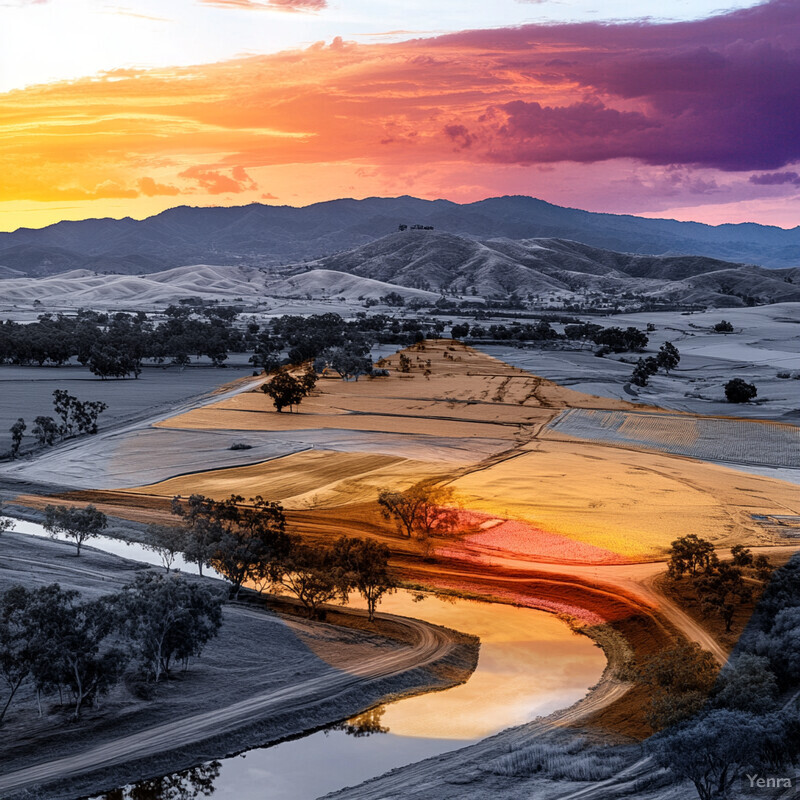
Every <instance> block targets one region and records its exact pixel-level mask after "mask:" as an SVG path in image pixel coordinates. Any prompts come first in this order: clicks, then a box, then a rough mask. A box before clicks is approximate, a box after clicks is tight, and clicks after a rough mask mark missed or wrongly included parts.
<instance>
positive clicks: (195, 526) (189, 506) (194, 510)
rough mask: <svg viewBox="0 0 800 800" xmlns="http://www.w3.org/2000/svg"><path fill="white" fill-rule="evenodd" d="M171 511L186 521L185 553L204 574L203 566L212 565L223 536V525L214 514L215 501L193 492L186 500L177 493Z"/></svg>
mask: <svg viewBox="0 0 800 800" xmlns="http://www.w3.org/2000/svg"><path fill="white" fill-rule="evenodd" d="M171 511H172V513H173V514H175V515H176V516H178V517H180V518H181V519H182V520H183V521H184V537H183V547H184V549H183V555H184V557H185V558H186V560H187V561H188V562H190V563H191V564H197V571H198V572H199V573H200V575H201V576H202V574H203V567H205V566H211V559H212V558H213V557H214V553H215V552H216V549H217V542H219V540H220V538H221V537H222V526H221V524H220V523H219V521H218V520H217V519H216V518H215V515H214V501H213V500H211V499H209V498H207V497H204V496H203V495H201V494H193V495H190V496H189V497H188V498H187V500H186V502H184V501H183V498H182V497H181V496H180V495H177V496H175V497H173V498H172V506H171Z"/></svg>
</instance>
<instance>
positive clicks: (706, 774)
mask: <svg viewBox="0 0 800 800" xmlns="http://www.w3.org/2000/svg"><path fill="white" fill-rule="evenodd" d="M780 727H781V721H780V720H777V719H774V718H771V717H757V716H754V715H753V714H748V713H746V712H742V711H728V710H726V709H719V710H713V711H710V712H708V713H706V714H703V715H702V716H699V717H697V718H696V719H693V720H690V721H689V722H686V723H684V724H683V725H681V726H679V727H678V728H676V729H675V730H671V731H669V732H667V733H665V734H662V735H660V736H655V737H653V738H652V739H650V740H649V741H648V750H649V751H650V754H651V755H652V756H653V758H654V760H655V761H656V763H657V764H658V765H659V766H661V767H667V768H669V770H670V771H671V772H672V773H673V774H674V775H675V776H676V777H678V778H682V779H686V780H690V781H691V782H692V783H693V784H694V786H695V788H696V789H697V794H698V796H699V797H700V800H721V798H725V797H728V792H729V790H730V789H731V787H732V786H733V783H734V781H735V780H737V779H738V778H740V776H741V774H742V770H743V769H744V768H753V770H754V771H756V772H757V771H758V770H759V769H761V768H763V767H764V766H766V759H765V754H764V752H763V749H762V748H761V746H760V745H761V743H762V742H763V741H770V740H772V739H773V738H775V736H776V735H778V736H779V735H780V731H779V730H777V729H779V728H780Z"/></svg>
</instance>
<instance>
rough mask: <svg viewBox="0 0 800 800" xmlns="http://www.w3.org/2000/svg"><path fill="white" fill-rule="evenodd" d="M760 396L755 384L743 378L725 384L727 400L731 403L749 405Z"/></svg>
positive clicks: (733, 379) (732, 379)
mask: <svg viewBox="0 0 800 800" xmlns="http://www.w3.org/2000/svg"><path fill="white" fill-rule="evenodd" d="M757 394H758V389H756V387H755V384H753V383H747V382H746V381H745V380H743V379H742V378H731V380H729V381H728V382H727V383H726V384H725V399H726V400H727V401H728V402H729V403H749V402H750V401H751V400H753V399H754V398H755V397H756V395H757Z"/></svg>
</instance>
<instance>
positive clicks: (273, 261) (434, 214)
mask: <svg viewBox="0 0 800 800" xmlns="http://www.w3.org/2000/svg"><path fill="white" fill-rule="evenodd" d="M401 223H403V224H408V225H413V224H422V225H432V226H434V227H435V229H436V230H437V231H440V232H446V233H452V234H456V235H459V236H465V237H470V238H474V239H479V240H486V239H495V238H507V239H532V238H560V239H569V240H572V241H576V242H581V243H583V244H587V245H590V246H592V247H597V248H603V249H607V250H614V251H618V252H627V253H637V254H648V255H679V254H683V255H686V254H693V255H701V256H705V257H709V258H718V259H721V260H726V261H735V262H739V263H749V264H759V265H761V266H764V267H770V268H781V267H794V266H798V265H800V227H797V228H794V229H792V230H784V229H782V228H776V227H770V226H765V225H755V224H742V225H719V226H710V225H702V224H700V223H694V222H675V221H674V220H653V219H644V218H642V217H634V216H623V215H614V214H597V213H592V212H588V211H580V210H578V209H571V208H562V207H560V206H555V205H551V204H550V203H546V202H544V201H542V200H537V199H535V198H532V197H518V196H517V197H496V198H491V199H488V200H481V201H479V202H476V203H467V204H464V205H460V204H458V203H452V202H450V201H447V200H432V201H431V200H419V199H417V198H413V197H395V198H379V197H372V198H367V199H366V200H348V199H345V200H333V201H330V202H327V203H317V204H315V205H311V206H306V207H305V208H293V207H290V206H267V205H260V204H253V205H248V206H239V207H232V208H190V207H186V206H180V207H177V208H172V209H169V210H167V211H164V212H162V213H161V214H158V215H156V216H153V217H150V218H148V219H145V220H142V221H136V220H132V219H130V218H126V219H122V220H112V219H94V220H84V221H81V222H59V223H57V224H55V225H51V226H49V227H47V228H42V229H40V230H32V229H27V228H21V229H20V230H17V231H15V232H13V233H0V267H6V268H10V269H13V270H19V271H21V272H23V273H25V274H27V275H51V274H55V273H58V272H65V271H67V270H71V269H76V268H81V269H89V270H92V271H95V272H117V273H125V274H132V275H135V274H145V273H151V272H155V271H158V270H161V269H166V268H170V267H176V266H181V265H185V264H196V263H203V262H207V261H213V262H216V263H222V264H225V263H237V264H245V265H247V266H256V267H266V266H275V265H280V264H288V263H293V262H299V261H303V260H308V259H315V258H320V257H322V256H327V255H330V254H333V253H337V252H341V251H345V250H349V249H351V248H354V247H358V246H360V245H363V244H367V243H369V242H372V241H375V240H377V239H380V238H381V237H383V236H385V235H387V234H389V233H391V232H392V231H396V230H397V227H398V225H399V224H401Z"/></svg>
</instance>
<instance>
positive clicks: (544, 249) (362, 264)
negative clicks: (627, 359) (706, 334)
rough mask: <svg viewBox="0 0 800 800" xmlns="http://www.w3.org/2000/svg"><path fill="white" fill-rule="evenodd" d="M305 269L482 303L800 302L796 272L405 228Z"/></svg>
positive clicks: (546, 241)
mask: <svg viewBox="0 0 800 800" xmlns="http://www.w3.org/2000/svg"><path fill="white" fill-rule="evenodd" d="M310 266H312V267H314V268H317V269H324V270H332V271H336V272H347V273H351V274H354V275H360V276H361V277H364V278H370V279H372V280H378V281H384V282H386V283H390V284H398V285H401V286H410V287H415V288H418V289H424V290H427V291H433V292H442V291H444V292H448V293H453V294H462V295H477V296H480V297H503V296H506V295H508V294H510V293H512V292H516V293H518V294H520V295H527V294H538V295H541V294H544V293H557V294H562V293H578V294H583V295H586V294H587V293H591V292H597V293H600V294H603V295H606V296H613V295H615V294H621V293H623V292H632V293H634V294H637V295H642V296H645V297H651V298H653V299H660V300H669V301H673V302H680V303H694V304H699V305H707V306H741V305H744V304H746V303H747V302H753V301H754V302H757V303H777V302H790V301H800V268H794V269H773V270H770V269H764V268H762V267H754V266H743V265H741V264H735V263H731V262H726V261H719V260H717V259H712V258H706V257H703V256H641V255H632V254H630V253H617V252H614V251H611V250H604V249H601V248H596V247H590V246H588V245H584V244H580V243H578V242H572V241H565V240H561V239H521V240H511V239H487V240H484V241H476V240H474V239H468V238H465V237H461V236H455V235H453V234H449V233H440V232H438V231H425V230H409V231H403V232H397V233H393V234H390V235H389V236H385V237H384V238H382V239H380V240H378V241H376V242H371V243H369V244H366V245H362V246H361V247H358V248H355V249H354V250H350V251H348V252H346V253H341V254H339V255H335V256H330V257H328V258H323V259H318V260H317V261H314V262H311V264H310ZM749 298H752V300H749Z"/></svg>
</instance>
